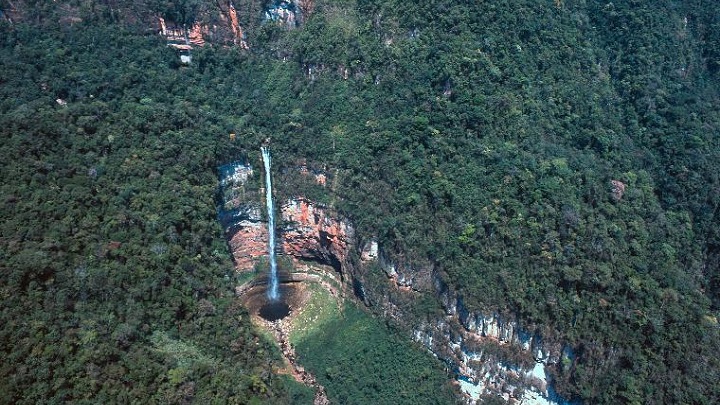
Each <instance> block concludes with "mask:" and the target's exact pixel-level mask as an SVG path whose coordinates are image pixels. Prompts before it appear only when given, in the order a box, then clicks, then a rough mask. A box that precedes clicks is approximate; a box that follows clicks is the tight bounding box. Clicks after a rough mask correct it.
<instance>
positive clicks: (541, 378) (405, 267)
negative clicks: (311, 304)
mask: <svg viewBox="0 0 720 405" xmlns="http://www.w3.org/2000/svg"><path fill="white" fill-rule="evenodd" d="M220 172H221V173H220V174H221V179H220V188H221V203H222V205H221V207H220V210H219V212H220V217H221V221H222V223H223V226H224V228H225V230H226V236H227V239H228V243H229V245H230V249H231V251H232V254H233V257H234V259H235V263H236V269H237V270H238V271H246V270H252V268H253V266H254V264H255V263H256V262H257V261H258V260H259V259H260V258H262V257H264V256H266V255H267V242H268V241H267V237H268V235H267V222H266V221H265V220H264V219H263V214H262V212H263V210H264V209H265V208H264V207H263V206H262V204H260V203H257V202H255V201H262V198H261V196H262V194H263V193H264V191H262V190H260V192H258V191H254V192H252V191H249V190H247V183H248V181H249V180H250V179H252V178H253V176H254V172H253V170H252V168H251V167H250V166H249V165H246V164H242V163H234V164H231V165H226V166H223V167H221V168H220ZM300 172H301V173H305V172H307V170H304V171H303V169H302V167H301V169H300ZM305 174H307V173H305ZM321 184H322V183H321ZM279 214H280V217H281V218H282V220H281V221H280V224H279V226H278V229H277V230H276V232H278V242H279V243H278V250H279V251H278V253H280V254H285V255H287V256H290V257H292V258H293V260H295V261H312V262H317V263H321V264H325V265H330V266H332V267H333V268H334V269H335V270H337V271H338V272H340V273H341V274H343V276H344V277H343V278H344V279H346V280H353V281H352V284H353V285H352V286H351V287H352V289H353V290H355V291H356V293H357V294H358V296H359V297H360V298H362V299H363V300H364V301H365V302H366V303H372V304H373V305H374V306H375V307H376V308H377V309H378V310H379V312H381V313H382V314H384V315H385V316H386V317H389V318H392V319H393V320H394V321H395V322H396V323H398V324H400V325H402V326H404V327H405V328H406V329H408V330H411V331H412V334H413V337H414V339H415V340H416V341H418V342H419V343H421V344H422V345H424V346H425V347H426V348H427V349H428V350H430V351H431V352H433V353H434V354H435V355H436V356H438V357H439V358H440V359H442V360H444V361H445V362H446V363H447V364H448V365H450V366H451V368H452V369H453V370H454V371H455V372H456V375H457V378H458V384H459V385H460V387H461V389H462V390H463V391H464V392H465V393H466V395H467V399H468V401H472V400H475V399H478V398H479V396H480V395H482V394H491V395H499V396H502V397H504V398H505V399H506V400H511V399H514V400H519V401H522V403H542V404H551V403H556V402H560V401H559V400H557V398H556V397H555V394H554V393H553V391H552V381H551V377H549V375H548V373H547V372H546V368H548V367H557V365H558V364H560V363H566V362H567V358H569V355H567V354H566V353H571V350H569V349H567V348H566V349H563V348H562V347H561V346H560V345H557V344H550V343H549V342H546V341H544V340H543V339H542V338H541V337H540V334H539V332H538V331H537V330H534V329H532V328H525V327H523V326H522V325H520V324H519V323H518V322H517V321H516V320H515V319H514V318H513V317H512V316H510V315H507V314H500V313H498V312H487V313H485V312H477V311H472V310H469V309H468V308H467V307H466V305H465V303H464V300H463V298H462V295H461V294H459V293H458V292H456V291H453V290H452V289H451V288H449V287H448V286H447V284H445V283H444V282H443V281H442V279H441V277H440V276H439V275H438V272H437V271H436V270H435V268H434V266H433V265H432V264H431V263H422V264H419V263H414V262H413V261H411V260H409V259H407V258H405V257H404V256H402V255H399V254H390V253H389V252H386V251H384V250H383V248H382V246H381V245H380V244H379V243H378V242H377V240H375V239H371V240H370V241H368V242H366V243H364V244H363V245H362V246H361V245H360V244H359V243H358V241H357V239H356V238H355V231H354V228H353V226H352V224H351V223H350V222H349V221H347V220H345V219H343V218H341V217H340V216H339V215H337V214H336V213H334V212H333V211H332V210H331V209H330V208H328V207H324V206H322V205H319V204H317V203H314V202H312V201H310V200H308V199H306V198H302V197H297V198H291V199H288V200H286V201H285V202H283V203H282V204H281V205H280V213H279ZM353 253H356V254H357V258H359V260H355V259H354V256H355V255H354V254H353ZM378 271H379V272H381V273H380V274H382V276H381V277H377V274H374V275H373V274H371V272H378ZM363 280H375V281H373V282H369V283H364V282H363ZM358 291H359V293H358ZM428 296H431V297H433V298H434V299H435V300H436V301H437V302H439V303H440V305H441V306H442V308H443V310H444V312H443V313H437V312H435V313H433V314H431V315H425V316H418V315H417V313H416V305H417V302H418V300H421V301H422V299H423V297H428Z"/></svg>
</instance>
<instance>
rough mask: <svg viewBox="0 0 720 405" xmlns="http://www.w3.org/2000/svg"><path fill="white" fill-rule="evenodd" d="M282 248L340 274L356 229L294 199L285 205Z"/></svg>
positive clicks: (301, 199)
mask: <svg viewBox="0 0 720 405" xmlns="http://www.w3.org/2000/svg"><path fill="white" fill-rule="evenodd" d="M282 220H283V222H284V226H283V229H282V246H283V252H285V254H288V255H291V256H293V257H295V258H297V259H302V260H311V261H318V262H322V263H325V264H329V265H331V266H332V267H334V268H335V269H336V270H338V271H340V270H341V269H342V268H343V266H344V265H346V264H347V263H348V254H349V252H350V249H351V248H352V247H353V245H354V230H353V227H352V226H351V225H350V224H349V223H348V222H347V221H345V220H342V219H340V218H339V217H337V216H336V215H330V213H329V212H328V209H327V208H325V207H322V206H318V205H317V204H314V203H312V202H310V201H308V200H306V199H303V198H295V199H291V200H289V201H287V202H286V203H285V204H283V206H282Z"/></svg>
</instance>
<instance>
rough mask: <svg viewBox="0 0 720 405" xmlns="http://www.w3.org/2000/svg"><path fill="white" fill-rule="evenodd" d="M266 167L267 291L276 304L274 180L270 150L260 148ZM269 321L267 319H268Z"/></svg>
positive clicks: (278, 291)
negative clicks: (268, 270)
mask: <svg viewBox="0 0 720 405" xmlns="http://www.w3.org/2000/svg"><path fill="white" fill-rule="evenodd" d="M260 151H261V152H262V157H263V164H264V165H265V205H266V207H267V211H268V254H269V256H270V287H269V288H268V290H267V297H268V299H269V300H270V301H272V302H275V301H278V299H279V298H280V289H279V282H278V274H277V259H276V257H275V210H274V209H273V199H272V180H271V178H270V164H271V161H270V160H271V158H270V149H268V148H267V147H265V146H263V147H262V148H260ZM263 318H265V317H263ZM266 319H267V318H266Z"/></svg>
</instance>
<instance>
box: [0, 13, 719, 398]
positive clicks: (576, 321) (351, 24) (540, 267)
mask: <svg viewBox="0 0 720 405" xmlns="http://www.w3.org/2000/svg"><path fill="white" fill-rule="evenodd" d="M179 3H182V4H183V5H184V4H186V3H187V4H188V5H191V3H193V2H179ZM316 3H317V4H315V11H314V14H313V15H312V16H311V17H310V18H309V19H308V20H307V21H306V22H305V24H304V25H303V26H302V27H301V28H300V29H296V30H290V31H288V30H287V29H285V28H283V27H279V26H275V25H273V24H270V23H267V24H260V23H259V22H258V23H257V27H256V29H254V30H253V31H252V32H253V34H252V35H253V37H251V38H250V43H251V46H252V47H251V50H250V51H239V50H238V49H234V48H229V49H221V48H213V47H206V48H204V49H198V50H196V51H195V52H194V54H193V62H192V65H191V66H190V67H188V68H180V67H179V66H178V64H177V62H176V60H177V55H175V54H174V53H173V52H172V51H170V50H168V49H166V48H165V46H164V44H163V43H162V42H161V41H160V40H159V39H157V38H154V37H150V36H149V37H142V36H137V35H134V34H131V33H129V32H127V31H124V30H123V29H122V28H120V25H109V26H107V25H106V26H105V27H106V28H103V27H101V26H100V25H98V24H97V22H98V21H97V20H92V19H86V20H84V21H83V22H80V23H77V24H75V25H74V26H69V25H67V24H61V25H57V24H55V23H54V22H53V21H56V20H52V19H50V18H43V19H38V20H37V21H31V22H33V23H38V22H39V23H40V24H45V25H44V26H43V28H42V29H38V28H37V26H35V25H24V24H23V23H21V22H14V25H12V26H10V25H8V24H7V23H6V22H3V27H2V30H3V36H2V40H1V41H2V48H1V52H2V59H0V64H2V66H0V67H2V70H1V71H0V83H2V86H0V92H1V93H0V94H2V97H1V98H0V113H1V114H2V116H1V119H2V126H1V127H0V131H2V135H3V143H2V145H0V150H2V156H3V157H4V158H5V162H6V164H5V165H3V166H2V168H1V169H0V170H2V178H3V179H4V182H3V184H2V187H3V191H2V194H3V198H4V201H3V204H4V205H3V209H2V227H3V228H2V251H1V252H2V255H3V256H2V266H3V276H2V294H3V312H2V316H3V319H2V320H3V325H5V326H4V327H3V330H2V333H3V334H4V336H3V338H2V342H3V343H2V344H3V347H2V348H3V350H2V351H0V353H1V354H2V356H3V360H2V366H3V376H9V375H11V367H12V366H14V365H15V364H22V365H24V367H25V368H24V369H21V372H19V373H17V374H16V377H12V378H10V377H8V378H3V379H2V384H5V386H4V387H2V389H1V390H0V392H3V393H4V395H6V396H7V400H8V401H19V400H21V399H23V398H26V402H37V401H43V400H47V399H48V398H56V399H66V398H99V397H100V395H101V394H102V395H112V393H115V392H123V393H125V394H126V395H138V396H142V395H144V391H143V390H147V391H152V392H153V393H155V394H153V395H162V393H163V392H167V393H168V395H169V392H170V391H172V390H171V387H175V386H183V387H187V386H188V384H190V383H194V384H193V385H191V386H192V387H194V390H195V391H194V393H195V397H196V398H201V397H202V395H210V394H209V392H210V391H212V392H213V393H215V395H218V396H223V395H225V394H227V393H228V391H223V390H220V389H214V388H210V387H214V385H213V384H221V381H224V380H223V379H222V378H220V377H215V378H211V377H210V375H215V376H218V375H222V374H221V373H220V374H218V373H214V374H211V373H209V372H208V373H207V374H203V371H202V370H207V369H205V368H198V369H193V370H192V372H190V373H187V374H182V373H180V374H173V376H177V375H180V376H184V377H183V378H184V379H180V380H178V379H174V378H171V377H172V376H170V375H168V371H169V370H171V369H174V368H177V367H178V366H177V364H180V363H178V361H179V360H177V358H174V357H172V355H171V354H170V352H168V351H158V350H157V349H155V347H157V342H181V343H184V344H186V345H191V344H194V345H196V346H198V347H201V348H203V350H204V351H203V352H202V353H201V354H202V356H199V355H198V356H195V355H193V357H192V358H194V359H219V360H217V361H218V362H219V363H212V362H211V364H214V366H215V367H218V368H219V369H222V368H223V367H225V364H230V363H225V362H224V361H225V359H226V357H222V356H218V355H216V354H214V353H213V351H214V350H218V348H219V347H220V346H222V344H220V345H211V344H210V342H212V341H213V340H212V339H204V338H203V336H205V334H208V335H212V336H215V338H217V339H228V340H219V341H218V342H225V341H228V342H230V341H233V339H237V338H238V336H245V337H244V338H243V339H245V340H248V339H249V340H250V341H252V338H251V337H252V336H253V335H254V332H253V331H252V329H250V327H249V325H248V324H247V323H246V320H245V321H243V320H238V321H237V322H239V326H238V327H235V328H233V329H232V330H231V331H230V332H228V331H227V330H225V329H223V331H224V332H223V333H221V334H214V333H215V330H216V329H222V328H221V327H205V328H199V329H193V328H192V327H191V326H189V325H193V324H194V323H195V322H200V320H202V321H203V322H204V321H206V320H208V319H214V320H216V321H217V322H228V321H229V320H230V319H238V318H232V317H227V316H223V315H221V314H222V313H223V311H224V310H223V309H222V308H228V310H230V308H233V306H232V304H230V303H226V304H221V303H222V302H224V300H225V296H224V293H223V291H228V288H229V286H228V284H230V282H225V281H223V278H222V277H218V274H228V272H229V269H230V265H229V263H227V261H228V259H227V258H228V255H227V249H226V248H225V246H223V245H222V243H221V242H219V241H220V239H219V228H218V225H217V224H216V223H215V222H214V201H212V195H213V190H212V189H213V188H214V186H215V178H214V173H213V170H214V169H213V168H214V167H215V165H217V164H218V163H222V162H227V161H230V160H231V157H233V158H236V157H237V155H238V154H240V153H242V151H243V150H247V149H251V150H253V151H254V150H256V149H257V146H258V145H259V144H260V142H261V140H264V139H265V138H267V137H270V138H271V141H272V144H273V154H274V162H278V163H276V164H280V165H282V164H287V165H294V164H296V163H297V162H298V160H299V159H307V160H308V164H309V165H312V166H314V167H325V166H326V167H331V168H333V170H335V172H334V176H335V177H334V186H335V187H336V191H337V195H338V197H339V198H336V199H335V200H334V202H335V204H336V205H337V208H338V209H340V210H341V211H342V212H343V213H344V214H345V215H346V216H348V217H350V218H352V219H353V222H354V223H355V225H356V226H357V232H358V234H359V236H360V237H370V236H377V237H378V238H379V240H380V243H381V245H382V246H383V247H384V248H386V249H388V250H390V251H394V252H401V253H402V254H404V255H405V257H407V258H408V259H410V260H412V259H418V260H430V261H431V262H432V263H433V264H434V266H435V268H436V269H437V270H438V271H439V272H441V273H443V275H444V278H445V279H446V281H447V282H448V283H449V284H450V285H452V286H453V288H455V289H456V290H458V291H460V292H461V293H462V295H463V299H464V301H465V303H466V305H467V306H468V307H469V309H470V310H478V311H484V310H495V311H499V312H504V313H512V314H516V315H517V316H519V317H520V320H521V322H522V323H523V324H524V325H535V326H537V327H538V328H539V329H541V331H542V332H543V335H545V336H548V337H552V338H553V339H558V340H562V341H564V342H567V343H568V344H570V345H571V346H572V347H574V348H575V354H576V357H575V359H574V361H572V362H570V363H567V364H562V365H559V366H558V367H557V369H555V370H553V373H554V375H555V377H556V380H557V382H558V386H557V388H558V391H559V392H560V393H561V394H562V395H564V396H565V397H566V398H577V399H582V400H584V401H586V402H588V403H609V402H614V401H617V400H621V401H625V402H652V403H712V402H717V401H718V400H719V399H720V392H719V391H718V390H719V389H720V388H719V387H718V385H717V384H716V381H718V380H719V379H720V375H719V374H720V373H719V371H720V359H719V357H720V355H719V354H718V353H720V338H719V337H718V321H717V317H718V309H719V306H720V295H719V292H720V234H719V233H718V232H719V231H718V230H719V229H720V214H719V210H718V206H719V203H720V178H718V173H720V170H718V169H719V168H718V162H720V156H719V155H720V140H719V137H718V133H719V129H720V116H719V114H720V113H719V111H720V108H718V107H720V105H719V104H720V99H719V98H718V85H719V84H720V83H719V82H718V68H719V66H720V64H719V63H718V60H720V59H718V57H719V55H718V49H720V47H718V44H719V43H720V21H719V19H720V9H719V8H720V7H719V6H718V5H717V4H716V3H715V2H713V1H709V0H690V1H683V2H681V1H671V0H663V1H656V2H642V1H631V2H624V3H623V2H613V3H608V2H601V1H594V0H593V1H570V0H566V1H540V2H538V1H529V0H507V1H483V2H477V3H472V4H461V3H458V2H456V1H449V0H440V1H424V0H422V1H418V2H415V3H413V4H412V6H409V5H408V4H407V3H404V2H399V1H395V0H391V1H375V0H358V1H352V0H347V1H340V2H329V1H327V2H323V1H317V2H316ZM2 4H3V6H2V7H3V9H4V8H5V3H2ZM133 4H134V5H135V6H138V7H141V8H142V7H148V8H152V7H156V5H155V2H150V1H148V2H143V1H137V2H134V3H133ZM47 7H50V6H47ZM46 12H48V13H52V12H53V9H52V8H51V7H50V9H49V10H47V11H46ZM184 16H185V18H190V19H192V12H190V13H189V14H184ZM99 18H100V20H102V19H103V18H105V17H102V16H101V17H99ZM106 20H107V21H106ZM106 20H102V22H103V23H104V24H108V23H109V22H108V21H110V20H112V21H121V20H122V19H121V18H119V17H117V15H114V16H113V17H112V18H110V17H107V18H106ZM255 21H256V22H257V21H260V20H255ZM123 49H132V52H126V51H123ZM57 98H60V99H62V100H63V101H65V102H67V105H66V106H61V105H59V104H58V103H57V102H56V99H57ZM231 132H233V133H237V138H236V139H235V140H234V141H231V140H230V139H229V138H228V137H227V134H229V133H231ZM249 157H250V158H251V159H257V157H256V155H255V154H251V155H249ZM283 162H284V163H283ZM256 167H260V166H259V165H257V164H256ZM281 170H282V168H278V171H281ZM5 179H6V180H5ZM620 185H622V186H620ZM278 187H280V185H279V184H278ZM620 189H622V192H621V193H618V190H620ZM281 192H285V193H288V194H295V193H302V190H286V191H281ZM158 252H159V253H158ZM203 299H204V300H205V301H207V302H209V303H211V304H213V308H214V309H215V311H214V312H212V311H211V313H214V314H215V315H204V316H203V317H201V316H200V313H205V312H207V311H204V310H202V311H201V308H203V306H201V305H200V303H201V302H205V301H203ZM203 311H204V312H203ZM108 314H113V317H114V318H109V317H110V315H108ZM131 315H132V316H131ZM430 316H434V315H430ZM133 317H135V318H133ZM113 319H118V320H120V322H114V321H113ZM138 319H139V320H138ZM243 319H245V318H243ZM120 324H122V325H126V326H127V327H128V328H129V331H130V332H128V336H131V337H133V339H135V340H130V341H129V346H128V347H129V349H124V350H123V349H122V348H123V346H122V344H124V343H123V342H124V340H123V339H122V336H125V334H124V333H121V332H122V331H117V336H118V337H120V339H118V338H116V337H114V336H115V335H114V333H115V332H116V331H115V328H116V327H117V325H120ZM110 325H112V328H111V327H110ZM145 325H147V327H145ZM217 325H219V324H217ZM86 330H89V331H90V332H86ZM73 331H75V332H73ZM92 331H94V332H93V333H95V334H96V336H97V337H96V339H97V341H98V342H101V347H102V350H95V349H90V348H89V347H90V346H85V345H79V344H76V343H75V342H82V339H81V337H84V336H85V334H86V333H91V332H92ZM242 331H246V333H247V335H242V333H245V332H242ZM225 333H230V334H231V335H232V336H229V335H226V334H225ZM236 333H240V335H235V334H236ZM165 335H167V336H168V338H167V339H165V338H164V336H165ZM90 336H92V334H91V335H90ZM222 336H226V337H222ZM103 337H105V339H103ZM221 337H222V338H221ZM161 338H162V339H161ZM88 339H89V337H88ZM245 340H243V342H244V341H245ZM50 341H52V342H57V343H56V344H54V345H47V344H46V342H50ZM258 344H260V345H261V346H262V345H263V343H262V341H258ZM154 345H155V346H154ZM179 347H188V346H179ZM239 347H241V348H242V349H240V351H239V352H238V354H237V356H247V357H246V358H245V359H244V360H242V361H237V362H232V364H233V367H241V368H242V370H243V372H242V373H239V374H241V375H245V376H247V380H246V381H247V384H245V385H243V386H241V387H239V388H237V389H238V390H239V391H237V392H236V395H237V396H238V397H241V396H242V397H243V398H248V397H250V396H251V395H255V396H258V397H259V398H263V399H265V396H269V395H275V397H276V398H282V397H283V395H285V396H287V395H291V394H286V393H285V392H287V391H284V390H283V389H282V388H280V385H281V384H280V382H279V381H278V380H277V379H276V378H274V377H272V376H271V375H270V374H269V373H268V372H267V370H269V367H268V366H267V365H268V364H269V363H271V362H272V360H271V358H273V357H272V355H271V354H270V353H269V349H268V348H263V352H258V351H255V349H252V346H251V345H245V344H242V345H240V346H239ZM62 350H65V351H67V353H69V354H65V355H64V356H65V357H62V358H68V359H70V358H71V359H73V360H77V361H66V362H59V363H57V364H56V363H54V362H57V360H56V359H58V358H61V357H58V355H57V354H56V353H55V351H62ZM73 350H75V351H76V352H73ZM153 350H154V351H153ZM198 350H199V349H198ZM134 351H137V352H138V353H141V355H142V357H143V358H146V357H147V358H153V357H150V356H149V355H148V356H146V353H155V354H154V355H155V356H159V357H156V359H157V360H156V362H157V364H158V368H156V369H153V370H155V371H152V372H150V373H149V374H147V375H144V374H141V375H139V376H138V377H132V378H129V377H127V376H128V375H132V376H135V374H132V372H133V370H135V368H133V367H131V366H129V365H128V364H134V363H133V362H132V361H129V360H125V359H126V357H125V356H128V355H129V354H128V353H133V352H134ZM188 353H196V352H193V351H189V352H188ZM243 353H245V354H243ZM250 353H252V355H250ZM80 354H86V355H87V356H90V359H91V361H84V360H82V359H84V357H82V356H81V355H80ZM103 356H104V357H103ZM37 359H39V360H37ZM34 362H39V364H40V366H37V365H36V364H35V363H34ZM123 362H126V363H123ZM174 362H175V363H174ZM200 363H202V362H201V361H199V360H198V364H200ZM59 364H62V366H60V365H59ZM88 364H90V365H88ZM93 364H94V365H96V366H98V367H99V369H100V373H102V374H99V375H102V376H108V378H99V377H98V376H99V375H98V374H96V373H95V371H96V368H94V367H93V366H92V365H93ZM192 364H195V362H193V363H192ZM198 367H200V366H198ZM23 370H24V371H23ZM118 370H120V371H118ZM35 373H39V374H37V375H35ZM93 376H94V377H93ZM253 376H255V377H257V379H255V380H253ZM73 378H76V379H80V380H73ZM203 378H206V379H205V380H203ZM218 378H219V379H218ZM92 379H95V380H98V381H101V382H102V383H97V384H95V385H92V384H79V383H77V384H76V383H75V381H91V380H92ZM254 381H259V382H261V383H262V384H264V385H259V386H258V387H260V388H254V385H253V384H254ZM153 384H155V385H153ZM172 384H176V385H172ZM183 384H185V385H183ZM80 387H82V390H86V389H87V390H89V391H82V390H81V388H80ZM86 387H91V389H90V388H86ZM148 387H151V388H148ZM158 387H159V388H158ZM262 387H265V389H263V388H262ZM205 389H207V390H209V391H204V390H205ZM113 390H115V391H113ZM253 390H254V391H253ZM136 391H137V392H136ZM173 392H177V391H173ZM205 392H208V394H205ZM234 392H235V391H232V392H230V394H233V393H234ZM133 393H134V394H133ZM224 393H225V394H224ZM125 394H124V395H125ZM230 394H228V395H230ZM23 395H27V397H25V396H23ZM151 397H152V396H151Z"/></svg>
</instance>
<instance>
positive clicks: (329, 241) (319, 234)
mask: <svg viewBox="0 0 720 405" xmlns="http://www.w3.org/2000/svg"><path fill="white" fill-rule="evenodd" d="M219 172H220V206H219V207H218V216H219V219H220V223H221V224H222V226H223V229H224V230H225V235H226V238H227V240H228V244H229V246H230V250H231V252H232V255H233V258H234V260H235V265H236V269H237V270H238V271H246V270H252V269H253V267H254V264H255V262H256V261H257V260H258V259H260V258H261V257H265V256H267V245H268V234H267V222H266V221H265V220H264V219H263V215H262V212H263V210H264V207H263V206H261V205H260V204H259V203H257V202H255V201H257V200H258V194H257V193H256V192H249V191H248V190H247V187H246V184H247V183H248V181H249V180H250V179H251V178H252V177H253V176H254V172H253V169H252V167H250V165H248V164H246V163H243V162H235V163H231V164H228V165H224V166H221V167H220V168H219ZM280 211H281V212H280V216H281V218H282V224H281V226H280V227H279V228H278V229H276V232H277V234H278V239H279V242H280V243H279V244H278V246H279V251H278V253H279V254H285V255H288V256H291V257H292V258H293V259H295V260H302V261H314V262H318V263H322V264H326V265H330V266H332V267H333V268H335V269H336V270H338V271H341V270H342V269H343V268H344V267H345V266H347V265H348V262H349V256H350V250H351V249H353V248H354V246H355V241H354V229H353V227H352V226H351V225H350V223H349V222H348V221H346V220H344V219H342V218H340V217H339V216H338V215H336V214H334V213H332V212H331V211H330V210H329V209H328V208H327V207H323V206H321V205H319V204H316V203H314V202H312V201H310V200H308V199H305V198H299V197H298V198H291V199H289V200H286V201H285V202H284V203H283V204H282V205H281V208H280Z"/></svg>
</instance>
